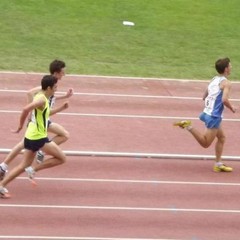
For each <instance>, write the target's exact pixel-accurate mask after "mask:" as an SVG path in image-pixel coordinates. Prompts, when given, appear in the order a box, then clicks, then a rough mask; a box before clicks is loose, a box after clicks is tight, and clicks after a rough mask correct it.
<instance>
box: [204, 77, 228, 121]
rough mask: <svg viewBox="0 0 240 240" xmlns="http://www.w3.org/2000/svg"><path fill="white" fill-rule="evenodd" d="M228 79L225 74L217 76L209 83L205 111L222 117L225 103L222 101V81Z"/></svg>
mask: <svg viewBox="0 0 240 240" xmlns="http://www.w3.org/2000/svg"><path fill="white" fill-rule="evenodd" d="M223 80H227V79H226V78H225V77H224V76H215V77H214V78H213V79H212V81H211V82H210V84H209V85H208V96H207V97H206V98H205V108H204V110H203V112H205V113H206V114H208V115H210V116H213V117H222V113H223V109H224V105H223V102H222V95H223V91H222V90H221V89H220V83H221V82H222V81H223Z"/></svg>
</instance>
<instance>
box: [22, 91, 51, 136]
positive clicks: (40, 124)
mask: <svg viewBox="0 0 240 240" xmlns="http://www.w3.org/2000/svg"><path fill="white" fill-rule="evenodd" d="M41 97H44V98H45V100H46V101H45V106H44V109H43V110H41V109H38V108H36V109H34V110H33V112H32V117H31V121H30V122H29V124H28V127H27V131H26V133H25V137H26V138H27V139H30V140H38V139H41V138H45V137H47V127H48V119H49V114H50V107H49V102H48V99H47V98H46V96H45V95H44V94H43V93H42V92H39V93H37V94H36V95H35V96H34V98H33V101H35V100H37V99H39V98H41Z"/></svg>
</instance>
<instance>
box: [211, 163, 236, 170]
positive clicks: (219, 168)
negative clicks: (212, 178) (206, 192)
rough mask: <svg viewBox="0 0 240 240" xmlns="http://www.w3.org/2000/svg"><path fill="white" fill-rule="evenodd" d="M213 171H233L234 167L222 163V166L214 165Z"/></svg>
mask: <svg viewBox="0 0 240 240" xmlns="http://www.w3.org/2000/svg"><path fill="white" fill-rule="evenodd" d="M213 171H214V172H232V171H233V169H232V168H231V167H228V166H226V165H225V164H222V165H220V166H216V165H214V167H213Z"/></svg>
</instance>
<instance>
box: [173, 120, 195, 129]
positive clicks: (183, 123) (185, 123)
mask: <svg viewBox="0 0 240 240" xmlns="http://www.w3.org/2000/svg"><path fill="white" fill-rule="evenodd" d="M173 126H177V127H180V128H186V129H188V130H189V128H191V127H192V123H191V121H189V120H182V121H179V122H175V123H174V124H173Z"/></svg>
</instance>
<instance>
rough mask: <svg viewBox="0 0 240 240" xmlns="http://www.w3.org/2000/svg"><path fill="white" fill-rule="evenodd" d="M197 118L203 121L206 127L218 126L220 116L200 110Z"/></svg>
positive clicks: (220, 119) (220, 120)
mask: <svg viewBox="0 0 240 240" xmlns="http://www.w3.org/2000/svg"><path fill="white" fill-rule="evenodd" d="M199 119H200V120H201V121H203V122H204V123H205V126H206V128H209V129H212V128H219V126H220V124H221V122H222V118H221V117H213V116H210V115H208V114H206V113H205V112H202V113H201V114H200V116H199Z"/></svg>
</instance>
